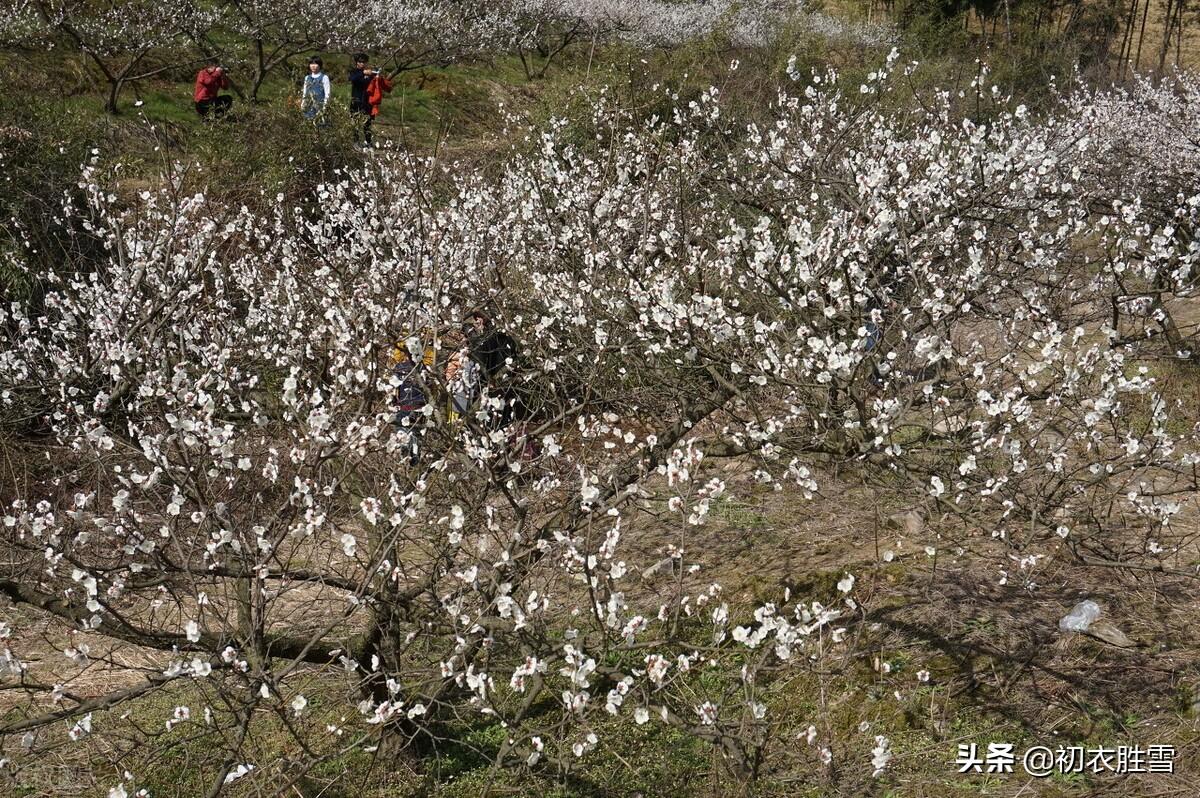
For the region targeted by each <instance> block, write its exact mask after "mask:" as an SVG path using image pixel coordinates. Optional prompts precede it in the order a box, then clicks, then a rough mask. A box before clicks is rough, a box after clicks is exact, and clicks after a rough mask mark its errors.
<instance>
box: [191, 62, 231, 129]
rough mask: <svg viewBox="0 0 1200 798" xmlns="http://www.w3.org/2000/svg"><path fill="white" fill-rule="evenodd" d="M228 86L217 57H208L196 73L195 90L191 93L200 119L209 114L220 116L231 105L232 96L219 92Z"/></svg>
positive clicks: (226, 76) (227, 80) (227, 77)
mask: <svg viewBox="0 0 1200 798" xmlns="http://www.w3.org/2000/svg"><path fill="white" fill-rule="evenodd" d="M229 86H230V83H229V76H228V75H226V74H225V69H224V68H223V67H221V66H220V65H219V64H218V63H217V59H215V58H210V59H208V63H206V64H205V66H204V69H201V70H200V71H199V72H197V73H196V91H195V93H194V94H193V95H192V99H193V100H194V101H195V103H196V113H198V114H200V118H201V119H207V118H208V116H209V115H210V114H211V115H213V116H221V114H223V113H225V112H226V111H228V110H229V106H231V105H233V98H232V97H230V96H229V95H228V94H221V89H228V88H229Z"/></svg>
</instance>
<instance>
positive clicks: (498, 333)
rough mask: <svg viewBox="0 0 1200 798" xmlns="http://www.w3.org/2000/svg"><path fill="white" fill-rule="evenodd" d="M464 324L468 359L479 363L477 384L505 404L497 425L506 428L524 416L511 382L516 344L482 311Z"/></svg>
mask: <svg viewBox="0 0 1200 798" xmlns="http://www.w3.org/2000/svg"><path fill="white" fill-rule="evenodd" d="M467 322H468V324H469V327H468V330H469V333H468V337H467V345H468V348H469V350H470V353H471V359H472V360H474V361H475V362H476V363H478V364H479V371H480V374H479V377H480V383H481V384H482V385H486V386H488V387H489V388H491V389H492V390H493V391H494V392H495V394H494V395H496V396H498V397H499V398H500V400H501V401H502V402H503V403H504V404H503V407H502V408H501V409H500V415H499V417H498V418H497V419H496V424H497V426H498V427H506V426H508V425H509V424H510V423H512V422H513V421H514V420H517V419H522V418H524V415H525V413H524V409H525V408H524V404H523V403H522V401H521V398H520V396H519V394H518V393H517V389H516V387H515V385H514V382H513V372H514V369H515V368H516V366H517V342H516V341H515V340H514V339H513V337H512V336H511V335H509V334H508V333H506V332H505V331H504V330H501V329H500V328H499V327H497V326H496V325H495V324H494V323H493V322H492V320H491V319H490V318H489V317H488V316H487V314H485V313H483V312H482V311H478V310H477V311H475V312H474V313H472V314H471V315H470V316H468V317H467Z"/></svg>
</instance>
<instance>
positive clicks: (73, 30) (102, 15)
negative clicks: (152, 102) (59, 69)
mask: <svg viewBox="0 0 1200 798" xmlns="http://www.w3.org/2000/svg"><path fill="white" fill-rule="evenodd" d="M31 13H36V14H37V16H38V19H39V20H40V24H41V26H43V27H42V31H43V34H53V35H56V36H59V37H62V38H64V39H66V41H68V42H69V43H71V44H72V45H73V46H74V47H76V48H77V49H78V50H79V51H80V52H82V53H83V54H84V55H85V56H86V57H87V59H88V60H89V61H90V62H91V63H92V65H93V66H95V67H96V69H97V70H99V72H100V73H101V74H102V75H103V77H104V81H105V83H107V85H108V90H107V95H106V98H105V105H104V107H105V110H107V111H108V112H109V113H116V112H117V109H118V106H117V102H118V99H119V97H120V95H121V92H122V90H123V89H124V88H125V87H126V86H128V85H130V84H132V83H136V82H138V81H142V80H147V79H149V78H152V77H155V76H156V75H161V74H163V73H165V72H167V71H169V70H171V69H175V68H177V67H178V66H180V65H181V64H183V63H188V62H190V61H191V60H193V59H192V57H191V56H189V55H188V54H187V53H188V51H187V50H186V49H183V48H181V47H180V45H181V44H183V43H184V41H185V35H191V36H202V35H203V33H204V32H205V31H207V30H208V29H209V28H210V27H211V26H212V25H213V24H215V21H216V19H217V13H216V11H215V10H214V9H213V8H211V7H209V6H205V5H202V4H199V3H193V2H186V1H185V2H178V3H159V2H151V0H120V1H119V2H117V0H29V3H28V4H27V5H26V6H24V9H23V13H22V17H23V18H28V17H29V16H30V14H31ZM30 32H31V33H32V32H33V31H32V30H30ZM155 52H160V53H166V54H167V63H161V62H158V61H156V62H154V63H149V61H148V59H149V56H150V55H151V54H153V53H155Z"/></svg>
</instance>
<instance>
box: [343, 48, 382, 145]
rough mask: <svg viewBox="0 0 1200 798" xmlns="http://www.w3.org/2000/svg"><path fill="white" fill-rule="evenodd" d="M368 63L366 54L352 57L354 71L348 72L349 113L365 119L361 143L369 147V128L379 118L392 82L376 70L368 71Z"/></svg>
mask: <svg viewBox="0 0 1200 798" xmlns="http://www.w3.org/2000/svg"><path fill="white" fill-rule="evenodd" d="M368 61H369V59H368V58H367V54H366V53H357V54H355V56H354V69H352V70H350V113H352V114H362V115H364V116H365V117H366V120H365V121H364V122H363V126H362V131H363V141H364V142H365V145H366V146H367V147H370V146H371V141H372V139H373V136H372V131H371V128H372V126H373V125H374V124H375V117H377V116H379V106H380V105H381V104H382V103H383V95H384V94H387V93H388V92H389V91H391V90H392V82H391V81H390V80H388V79H387V78H386V77H384V75H383V73H382V72H380V71H379V70H378V69H369V68H368V67H367V63H368Z"/></svg>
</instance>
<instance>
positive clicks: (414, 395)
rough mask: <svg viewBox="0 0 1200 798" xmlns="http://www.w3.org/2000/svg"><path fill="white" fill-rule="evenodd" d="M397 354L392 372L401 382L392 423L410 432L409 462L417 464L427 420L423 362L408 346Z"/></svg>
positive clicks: (398, 350) (397, 391)
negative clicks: (423, 388)
mask: <svg viewBox="0 0 1200 798" xmlns="http://www.w3.org/2000/svg"><path fill="white" fill-rule="evenodd" d="M397 354H398V362H397V363H396V365H395V367H394V368H393V369H392V374H393V375H395V377H396V379H397V380H399V382H400V384H399V386H397V388H396V397H395V401H396V415H395V416H394V417H393V418H392V424H394V425H395V426H396V428H397V429H399V430H402V431H406V432H407V433H408V450H409V462H410V463H412V465H416V464H417V460H418V458H419V457H420V454H421V427H422V424H423V422H424V420H425V416H424V413H423V412H422V409H423V408H424V407H425V404H426V402H427V399H426V397H425V391H424V390H422V388H421V384H420V379H421V373H422V370H423V369H422V366H423V364H422V363H418V362H417V361H415V360H413V358H412V355H411V354H409V352H408V350H407V349H406V348H398V349H397Z"/></svg>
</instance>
